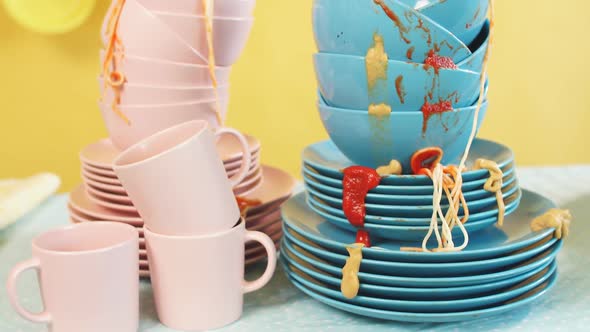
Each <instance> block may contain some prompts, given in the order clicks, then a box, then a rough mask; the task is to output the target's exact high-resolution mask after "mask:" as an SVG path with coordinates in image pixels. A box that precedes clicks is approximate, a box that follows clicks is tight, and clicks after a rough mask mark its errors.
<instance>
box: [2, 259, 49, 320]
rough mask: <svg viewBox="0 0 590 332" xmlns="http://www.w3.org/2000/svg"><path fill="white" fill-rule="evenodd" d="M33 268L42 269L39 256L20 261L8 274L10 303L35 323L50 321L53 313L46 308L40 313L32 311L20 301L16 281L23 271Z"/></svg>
mask: <svg viewBox="0 0 590 332" xmlns="http://www.w3.org/2000/svg"><path fill="white" fill-rule="evenodd" d="M31 269H35V270H37V271H39V270H40V269H41V263H40V262H39V260H38V259H37V258H31V259H29V260H27V261H24V262H22V263H19V264H17V265H16V266H15V267H14V268H13V269H12V271H11V272H10V275H9V276H8V281H7V282H6V290H7V293H8V299H9V300H10V304H11V305H12V306H13V307H14V309H15V310H16V312H17V313H18V314H19V315H21V316H22V317H23V318H24V319H27V320H30V321H31V322H34V323H50V322H51V315H50V314H49V313H48V312H47V311H46V310H45V311H43V312H41V313H38V314H36V313H32V312H29V311H28V310H26V309H25V308H23V307H22V306H21V305H20V303H19V301H18V294H17V292H16V281H17V280H18V277H19V276H20V274H21V273H23V272H25V271H27V270H31Z"/></svg>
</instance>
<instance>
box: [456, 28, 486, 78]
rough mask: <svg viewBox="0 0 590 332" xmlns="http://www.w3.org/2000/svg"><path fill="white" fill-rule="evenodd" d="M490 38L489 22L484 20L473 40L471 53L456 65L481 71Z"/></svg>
mask: <svg viewBox="0 0 590 332" xmlns="http://www.w3.org/2000/svg"><path fill="white" fill-rule="evenodd" d="M489 39H490V22H489V21H486V22H485V24H484V26H483V27H482V29H481V32H480V33H479V36H478V37H477V38H476V39H475V41H474V42H473V44H472V45H473V46H472V47H473V54H471V55H470V56H469V57H468V58H466V59H465V60H463V61H461V62H459V63H458V64H457V66H458V67H459V68H461V69H465V70H472V71H475V72H478V73H479V72H481V69H482V67H483V60H484V58H485V55H486V51H487V47H488V42H489Z"/></svg>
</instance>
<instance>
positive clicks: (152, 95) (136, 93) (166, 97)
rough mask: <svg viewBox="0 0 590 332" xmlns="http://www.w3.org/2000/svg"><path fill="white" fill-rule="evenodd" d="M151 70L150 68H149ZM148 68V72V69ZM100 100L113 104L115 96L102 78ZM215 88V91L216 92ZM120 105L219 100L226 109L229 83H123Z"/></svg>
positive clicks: (100, 81)
mask: <svg viewBox="0 0 590 332" xmlns="http://www.w3.org/2000/svg"><path fill="white" fill-rule="evenodd" d="M150 70H151V69H150ZM150 70H148V72H149V71H150ZM98 82H99V85H100V93H101V98H102V101H103V102H104V103H105V104H111V105H112V104H113V103H114V101H115V100H116V98H117V95H116V94H115V91H114V90H113V89H112V88H111V87H110V86H108V85H105V83H104V80H103V79H99V80H98ZM216 90H217V92H216ZM118 98H120V99H119V104H120V105H132V106H133V105H166V104H176V103H190V102H201V101H211V100H216V99H217V100H219V103H220V104H221V106H222V108H224V109H227V104H228V102H229V85H225V86H220V87H217V88H213V87H198V88H190V87H189V88H185V87H173V88H171V87H160V86H150V85H142V84H132V83H125V84H124V85H123V86H122V87H121V89H120V90H119V91H118Z"/></svg>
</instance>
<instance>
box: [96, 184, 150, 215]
mask: <svg viewBox="0 0 590 332" xmlns="http://www.w3.org/2000/svg"><path fill="white" fill-rule="evenodd" d="M86 194H87V197H88V199H89V200H90V201H92V203H94V204H96V205H99V206H102V207H104V208H107V209H111V210H116V211H121V212H128V213H132V214H137V215H139V212H137V209H136V208H135V206H133V205H126V204H118V203H113V202H109V201H107V200H104V199H102V198H100V197H97V196H94V195H93V194H92V192H91V191H90V190H86Z"/></svg>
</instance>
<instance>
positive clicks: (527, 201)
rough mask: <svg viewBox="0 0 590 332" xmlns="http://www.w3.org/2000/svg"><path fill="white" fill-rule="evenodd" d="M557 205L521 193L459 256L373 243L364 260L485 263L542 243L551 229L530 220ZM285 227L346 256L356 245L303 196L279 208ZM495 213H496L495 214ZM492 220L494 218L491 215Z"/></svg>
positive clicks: (404, 244) (398, 244)
mask: <svg viewBox="0 0 590 332" xmlns="http://www.w3.org/2000/svg"><path fill="white" fill-rule="evenodd" d="M555 207H556V205H555V203H553V202H552V201H551V200H549V199H547V198H545V197H543V196H541V195H538V194H536V193H533V192H531V191H528V190H523V195H522V199H521V202H520V204H519V206H518V209H517V210H516V211H515V212H514V213H513V214H511V215H510V216H508V217H506V220H505V221H504V226H503V227H501V228H500V227H496V226H494V227H489V228H487V229H485V230H482V231H480V232H477V233H476V234H473V236H471V237H470V240H469V245H468V246H467V248H465V249H464V250H463V251H461V252H452V253H445V252H440V253H422V252H405V251H400V247H412V246H415V245H416V243H415V242H393V241H390V240H382V239H379V238H375V239H373V242H372V244H373V248H364V249H363V257H365V258H368V259H375V260H385V261H386V260H390V261H398V262H460V261H472V260H477V259H487V258H493V257H498V256H501V255H506V254H508V253H511V252H513V251H517V250H520V249H522V248H525V247H527V246H530V245H532V244H534V243H537V242H539V241H541V240H542V239H544V238H546V237H547V236H549V235H551V234H553V232H554V229H545V230H542V231H539V232H532V231H531V230H530V226H529V224H530V222H531V220H532V219H533V218H535V217H537V216H539V215H541V214H543V213H545V212H546V211H547V210H549V209H551V208H555ZM281 212H282V216H283V221H284V223H285V224H286V225H287V226H288V227H289V228H290V229H292V230H294V231H295V232H297V233H298V234H301V235H302V236H303V237H305V238H307V239H310V240H311V241H313V242H315V243H317V244H319V245H321V246H322V247H326V248H328V249H329V250H330V251H333V252H337V253H339V254H342V255H346V254H347V251H346V246H347V245H349V244H350V243H353V242H354V241H355V233H352V232H348V231H344V230H342V229H341V228H339V227H336V226H334V225H333V224H332V223H330V222H328V221H327V220H326V219H324V218H322V217H321V216H320V215H318V214H317V213H315V212H314V211H313V210H311V209H310V208H309V206H308V204H307V202H306V199H305V193H300V194H297V195H295V196H293V197H291V198H290V199H289V200H287V201H286V202H285V203H284V204H283V206H282V208H281ZM496 213H497V212H496ZM492 216H493V214H492Z"/></svg>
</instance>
